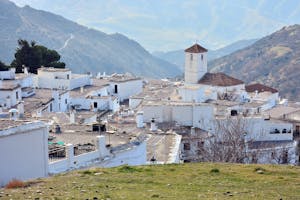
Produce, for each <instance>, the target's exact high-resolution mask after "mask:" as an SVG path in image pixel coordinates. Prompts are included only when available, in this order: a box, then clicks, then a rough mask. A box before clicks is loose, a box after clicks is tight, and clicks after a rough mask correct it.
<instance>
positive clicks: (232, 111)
mask: <svg viewBox="0 0 300 200" xmlns="http://www.w3.org/2000/svg"><path fill="white" fill-rule="evenodd" d="M230 114H231V116H237V115H238V112H237V110H231V112H230Z"/></svg>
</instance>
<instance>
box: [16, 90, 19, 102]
mask: <svg viewBox="0 0 300 200" xmlns="http://www.w3.org/2000/svg"><path fill="white" fill-rule="evenodd" d="M16 99H17V100H18V99H19V93H18V92H16Z"/></svg>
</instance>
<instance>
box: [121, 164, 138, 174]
mask: <svg viewBox="0 0 300 200" xmlns="http://www.w3.org/2000/svg"><path fill="white" fill-rule="evenodd" d="M140 171H141V169H138V168H136V167H130V166H128V165H124V166H122V167H120V168H119V172H125V173H132V172H140Z"/></svg>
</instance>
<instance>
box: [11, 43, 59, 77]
mask: <svg viewBox="0 0 300 200" xmlns="http://www.w3.org/2000/svg"><path fill="white" fill-rule="evenodd" d="M18 45H19V47H18V48H17V50H16V53H15V59H14V60H13V62H12V63H11V67H15V68H16V72H17V73H21V72H22V70H23V69H22V67H23V65H25V66H26V67H28V69H29V72H31V73H35V74H36V73H37V69H38V68H40V67H41V66H44V67H55V68H65V63H63V62H59V60H60V55H59V54H58V53H57V52H56V51H55V50H50V49H48V48H47V47H44V46H42V45H36V43H35V42H34V41H32V42H31V43H29V42H28V41H26V40H22V39H20V40H18Z"/></svg>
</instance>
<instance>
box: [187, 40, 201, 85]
mask: <svg viewBox="0 0 300 200" xmlns="http://www.w3.org/2000/svg"><path fill="white" fill-rule="evenodd" d="M184 72H185V73H184V80H185V83H187V84H197V83H198V81H199V80H200V79H201V78H202V77H203V76H204V74H206V73H207V49H205V48H204V47H202V46H200V45H199V44H197V43H196V44H194V45H193V46H191V47H189V48H187V49H186V50H185V71H184Z"/></svg>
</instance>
